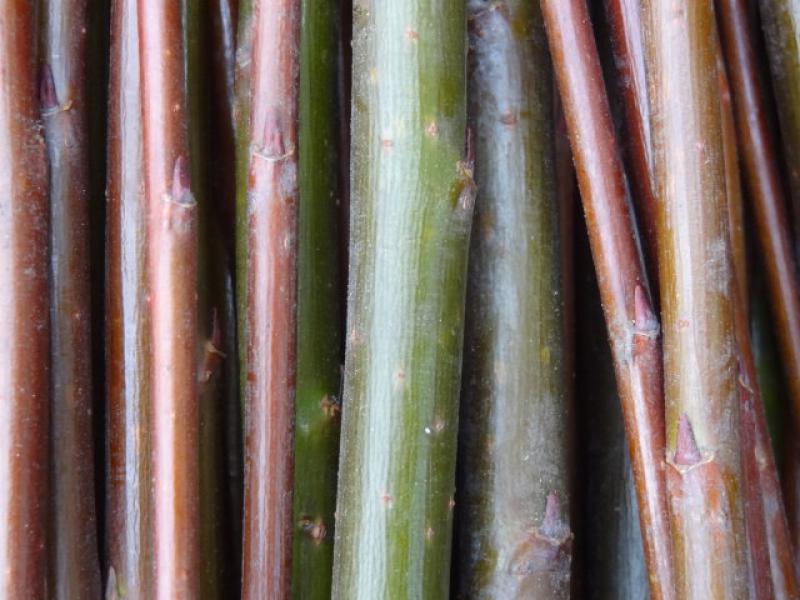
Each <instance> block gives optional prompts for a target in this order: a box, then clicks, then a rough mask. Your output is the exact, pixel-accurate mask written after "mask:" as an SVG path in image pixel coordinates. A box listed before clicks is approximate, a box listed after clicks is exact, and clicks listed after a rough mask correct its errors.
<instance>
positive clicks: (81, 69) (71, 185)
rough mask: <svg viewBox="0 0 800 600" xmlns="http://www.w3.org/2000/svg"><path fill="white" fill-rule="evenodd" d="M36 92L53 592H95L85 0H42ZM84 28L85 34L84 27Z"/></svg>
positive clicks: (97, 589) (65, 594)
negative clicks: (46, 212) (43, 176)
mask: <svg viewBox="0 0 800 600" xmlns="http://www.w3.org/2000/svg"><path fill="white" fill-rule="evenodd" d="M44 8H45V12H44V16H45V19H44V30H43V32H42V39H43V48H44V56H43V57H42V60H43V63H44V64H43V66H42V70H41V80H40V85H41V89H40V93H41V103H42V118H43V120H44V128H45V129H44V131H45V140H46V143H47V150H48V157H49V168H50V211H51V215H50V217H51V232H50V244H51V252H52V260H51V277H52V280H51V289H50V294H51V302H52V313H51V319H52V324H51V335H52V340H51V361H52V365H51V393H52V398H51V410H50V412H51V420H50V432H51V440H52V441H51V446H50V448H51V464H52V469H51V485H52V496H51V502H52V504H51V507H52V513H51V522H52V536H53V537H52V539H51V540H50V559H51V563H50V565H49V566H50V573H51V582H52V585H53V586H54V588H55V590H56V592H55V593H56V595H57V596H58V597H63V598H78V597H80V598H91V597H96V596H98V595H99V594H100V563H99V556H98V547H97V529H96V523H95V504H94V503H95V495H94V493H92V491H93V489H94V450H93V446H94V444H93V442H92V365H91V355H92V353H91V319H90V316H91V298H90V281H89V195H88V192H89V168H88V167H89V164H88V159H89V155H88V147H87V134H88V129H87V122H86V35H85V30H86V28H87V26H88V21H87V12H86V9H87V7H86V0H49V1H48V2H45V3H44ZM82 30H83V33H82Z"/></svg>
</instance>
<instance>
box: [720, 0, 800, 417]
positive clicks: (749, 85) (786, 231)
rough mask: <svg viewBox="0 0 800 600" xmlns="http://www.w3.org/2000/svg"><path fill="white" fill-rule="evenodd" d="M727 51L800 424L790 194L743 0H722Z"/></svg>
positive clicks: (798, 287) (799, 340) (799, 291)
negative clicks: (769, 120)
mask: <svg viewBox="0 0 800 600" xmlns="http://www.w3.org/2000/svg"><path fill="white" fill-rule="evenodd" d="M717 4H718V6H719V9H720V24H721V26H722V34H723V36H722V37H723V41H724V43H725V56H726V58H727V62H728V68H729V69H730V75H731V83H732V87H733V92H734V108H735V112H736V124H737V132H738V135H739V141H740V148H741V151H742V157H743V159H744V160H743V162H744V171H745V177H746V181H747V185H748V190H749V191H750V196H751V197H752V202H753V213H754V215H755V220H756V231H757V234H758V240H759V244H760V247H761V251H762V253H763V256H764V262H765V265H766V270H767V282H768V284H769V291H770V296H771V299H772V314H773V315H774V318H775V331H776V333H777V336H778V344H779V348H780V351H781V356H782V358H783V364H784V370H785V373H786V377H787V382H788V387H789V393H790V396H791V399H792V407H793V411H794V417H795V425H796V427H798V428H800V281H798V276H797V268H796V265H795V263H794V259H793V256H792V250H791V233H790V225H789V217H788V214H787V208H786V206H787V199H786V197H785V193H784V190H783V188H782V187H781V179H780V175H779V172H778V163H777V160H778V158H777V156H776V140H775V139H774V138H773V136H772V132H771V130H770V128H769V126H768V123H767V118H766V111H767V106H766V99H765V98H764V92H763V90H764V87H763V85H762V84H761V82H760V81H759V77H758V73H759V65H758V62H757V60H756V54H755V47H754V42H753V38H752V36H753V33H752V31H751V24H750V22H749V20H748V18H747V6H746V3H745V2H743V1H742V0H719V1H718V3H717Z"/></svg>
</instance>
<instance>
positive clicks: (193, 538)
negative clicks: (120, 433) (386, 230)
mask: <svg viewBox="0 0 800 600" xmlns="http://www.w3.org/2000/svg"><path fill="white" fill-rule="evenodd" d="M181 13H182V9H181V3H179V2H163V3H161V2H151V1H149V0H140V1H139V40H140V57H141V62H140V68H141V91H142V126H143V132H144V137H143V139H144V143H143V156H144V167H145V192H146V197H147V206H148V270H149V273H148V274H149V284H150V310H151V327H152V363H151V369H150V372H151V377H152V400H153V419H152V423H153V463H154V465H153V487H154V498H155V506H156V510H155V521H154V522H155V548H154V552H155V564H156V573H155V596H156V597H157V598H159V599H166V598H177V597H194V596H195V595H196V593H197V591H198V564H199V562H198V560H199V557H198V495H199V483H198V475H199V471H198V426H199V421H198V406H197V404H198V402H197V361H196V355H195V353H196V349H197V341H196V336H197V231H196V218H197V217H196V204H195V201H194V197H193V196H192V193H191V191H190V189H189V161H188V158H187V155H188V140H187V130H186V122H185V115H186V98H185V84H184V50H183V37H184V36H183V22H182V14H181Z"/></svg>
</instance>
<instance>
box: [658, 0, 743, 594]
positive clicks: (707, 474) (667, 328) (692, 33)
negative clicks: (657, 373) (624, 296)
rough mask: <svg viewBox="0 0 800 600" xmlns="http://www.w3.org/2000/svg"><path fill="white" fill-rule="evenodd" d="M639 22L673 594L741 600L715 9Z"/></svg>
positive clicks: (683, 8) (684, 7) (688, 9)
mask: <svg viewBox="0 0 800 600" xmlns="http://www.w3.org/2000/svg"><path fill="white" fill-rule="evenodd" d="M643 16H644V18H643V22H644V23H645V39H646V40H647V43H646V58H647V73H648V90H649V97H650V107H651V132H652V140H653V151H654V154H653V163H654V174H655V181H656V198H657V204H658V206H659V211H658V213H659V214H658V219H657V237H658V248H659V265H660V279H661V295H662V296H661V297H662V304H661V310H662V321H663V324H664V375H665V392H666V424H667V439H668V448H667V463H668V467H667V483H668V487H669V493H670V511H671V522H672V535H673V540H674V549H675V557H676V560H675V566H676V583H677V594H678V596H679V597H681V598H684V597H688V598H701V597H702V598H709V599H711V598H741V597H746V596H747V595H748V593H749V581H748V568H747V551H748V547H747V533H746V523H745V518H744V511H743V508H744V507H743V491H742V489H741V487H740V484H741V482H742V466H741V452H742V447H741V441H740V428H739V397H738V377H737V375H738V368H737V366H736V365H737V345H736V339H735V336H734V320H733V319H734V314H733V310H734V306H733V296H734V294H735V290H736V288H735V280H734V272H733V265H732V264H731V254H730V234H729V229H728V209H727V200H726V180H725V163H724V152H723V141H722V119H721V110H720V88H719V74H718V70H717V57H718V52H719V40H718V36H717V29H716V20H715V14H714V6H713V3H712V2H710V1H708V0H702V1H699V2H692V3H682V4H680V5H677V6H676V5H675V3H673V2H670V1H668V0H647V1H646V2H644V10H643ZM710 540H714V543H713V545H712V544H710Z"/></svg>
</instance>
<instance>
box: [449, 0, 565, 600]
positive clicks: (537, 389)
mask: <svg viewBox="0 0 800 600" xmlns="http://www.w3.org/2000/svg"><path fill="white" fill-rule="evenodd" d="M470 6H471V9H470V12H469V16H468V19H469V32H470V49H471V51H472V57H471V60H470V79H469V119H470V126H471V128H472V130H473V132H474V135H475V180H476V185H477V187H478V189H479V190H480V191H479V193H478V195H477V198H476V208H475V224H474V231H475V234H474V235H473V236H472V243H471V244H472V245H471V250H470V259H469V286H468V292H467V326H466V334H465V335H466V342H465V356H464V372H465V377H464V388H463V392H462V404H461V430H460V431H461V433H460V436H461V437H460V446H459V452H460V455H459V460H460V463H459V474H460V475H459V483H460V485H459V486H458V489H459V495H458V496H457V510H458V523H459V532H458V537H459V552H458V554H457V556H458V566H457V570H458V573H459V593H460V594H461V595H462V596H463V597H465V598H466V597H469V598H484V597H486V598H488V597H496V596H501V597H508V598H512V597H547V598H566V597H569V592H570V563H571V554H572V553H571V548H572V532H571V531H570V519H569V505H570V489H569V483H570V474H569V470H570V469H569V442H570V434H569V425H570V412H571V406H570V401H571V393H570V389H569V386H568V384H567V377H568V373H567V371H566V369H565V368H564V359H565V356H564V350H565V341H564V336H565V318H564V312H563V299H564V286H563V285H562V276H563V274H562V265H561V239H560V232H559V226H560V223H559V213H560V211H559V205H558V203H559V198H558V197H557V195H556V172H555V165H554V143H553V141H554V137H555V132H554V128H553V108H554V100H553V95H554V89H553V81H552V74H551V68H550V57H549V54H548V51H547V45H546V39H545V37H544V26H543V23H542V16H541V13H540V11H539V8H538V6H537V5H536V3H532V2H530V1H529V0H507V1H505V2H495V3H493V4H491V5H490V6H489V7H487V6H485V5H483V4H474V5H470ZM542 556H544V557H546V558H539V557H542Z"/></svg>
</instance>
